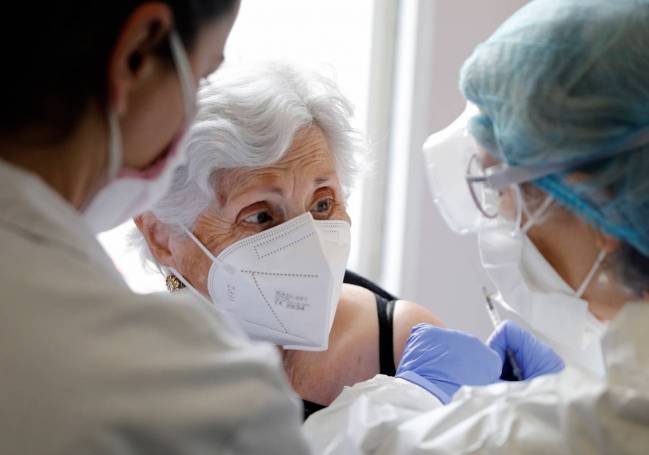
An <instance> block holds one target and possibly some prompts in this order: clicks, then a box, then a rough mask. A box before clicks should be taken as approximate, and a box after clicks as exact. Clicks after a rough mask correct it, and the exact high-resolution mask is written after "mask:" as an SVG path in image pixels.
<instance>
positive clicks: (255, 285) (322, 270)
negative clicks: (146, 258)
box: [176, 212, 351, 351]
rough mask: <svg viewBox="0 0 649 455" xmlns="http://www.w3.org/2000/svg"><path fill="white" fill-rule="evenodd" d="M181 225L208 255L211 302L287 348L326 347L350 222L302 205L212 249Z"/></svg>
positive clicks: (254, 333)
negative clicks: (298, 211)
mask: <svg viewBox="0 0 649 455" xmlns="http://www.w3.org/2000/svg"><path fill="white" fill-rule="evenodd" d="M181 227H182V229H183V230H184V231H185V233H186V234H187V235H188V236H189V237H190V238H191V239H192V240H193V242H194V243H195V244H196V245H197V246H198V247H199V248H200V249H201V251H203V253H205V255H206V256H207V257H208V258H210V260H211V261H212V265H211V266H210V271H209V275H208V279H207V288H208V292H209V295H210V297H211V299H212V302H213V303H214V304H216V305H217V306H218V307H219V309H223V310H225V311H226V313H228V314H229V315H230V316H231V317H232V318H233V319H234V320H236V321H237V323H238V325H239V326H240V327H241V328H242V329H243V331H244V332H246V333H247V334H248V336H249V337H250V338H252V339H254V340H261V341H268V342H271V343H273V344H276V345H279V346H283V347H284V348H285V349H296V350H302V351H323V350H326V349H327V347H328V343H329V332H330V331H331V327H332V325H333V321H334V317H335V315H336V308H337V306H338V301H339V299H340V293H341V289H342V284H343V279H344V275H345V267H346V265H347V259H348V257H349V250H350V237H351V235H350V226H349V223H347V222H346V221H335V220H328V221H319V220H314V219H313V217H312V215H311V213H309V212H307V213H305V214H303V215H300V216H298V217H296V218H293V219H291V220H289V221H287V222H285V223H283V224H280V225H279V226H275V227H273V228H271V229H268V230H266V231H263V232H260V233H258V234H255V235H252V236H250V237H246V238H245V239H242V240H240V241H238V242H236V243H234V244H232V245H230V246H228V247H227V248H226V249H225V250H223V251H222V252H221V253H219V255H218V256H216V257H215V256H214V255H213V254H212V252H211V251H210V250H209V249H207V247H205V245H203V244H202V243H201V241H200V240H198V238H196V236H195V235H194V234H193V233H192V232H191V231H190V230H189V229H187V228H186V227H184V226H181ZM176 276H177V277H178V278H179V279H181V280H182V281H183V283H184V284H185V285H186V286H188V287H190V288H191V285H189V283H188V282H187V280H186V279H184V278H183V277H181V276H180V275H179V274H177V273H176Z"/></svg>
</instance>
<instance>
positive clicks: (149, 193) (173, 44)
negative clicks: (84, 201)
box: [82, 30, 196, 233]
mask: <svg viewBox="0 0 649 455" xmlns="http://www.w3.org/2000/svg"><path fill="white" fill-rule="evenodd" d="M169 44H170V48H171V54H172V57H173V61H174V65H175V68H176V72H177V73H178V78H179V80H180V88H181V93H182V98H183V108H184V120H183V126H182V128H181V129H180V130H179V131H178V133H177V134H176V137H175V138H174V139H173V141H172V143H171V144H170V145H169V147H168V149H167V151H166V152H165V154H164V156H162V157H161V158H159V159H158V160H156V162H155V163H153V164H152V165H151V166H149V167H148V168H147V169H144V170H142V171H138V170H134V169H127V168H123V166H122V164H123V149H122V137H121V133H120V127H119V119H118V118H117V114H116V113H115V112H114V111H113V110H112V109H109V112H108V131H109V137H108V169H107V178H108V183H107V184H106V186H105V187H104V188H102V189H101V190H99V192H98V193H97V194H96V195H95V196H94V197H93V199H92V200H91V201H90V203H89V204H88V206H87V207H85V208H84V209H83V210H82V216H83V218H84V220H85V221H86V223H87V224H88V225H89V226H90V228H91V229H92V231H93V232H94V233H100V232H103V231H107V230H108V229H112V228H114V227H116V226H118V225H120V224H121V223H123V222H125V221H127V220H129V219H130V218H132V217H134V216H136V215H139V214H140V213H143V212H145V211H147V210H148V209H150V208H151V207H152V206H153V205H155V203H156V202H157V201H158V200H159V199H160V198H161V197H162V196H164V193H165V192H166V191H167V189H168V187H169V184H170V182H171V178H172V176H173V172H174V170H175V169H176V168H177V167H178V166H179V165H181V164H182V162H183V158H184V157H183V153H182V148H183V147H182V145H183V144H182V141H183V139H184V137H185V133H186V131H187V129H188V128H189V125H190V123H191V122H192V120H193V119H194V115H195V112H196V87H195V84H194V76H193V73H192V69H191V67H190V65H189V60H188V58H187V53H186V52H185V49H184V47H183V44H182V41H181V39H180V37H179V35H178V33H177V32H176V31H175V30H174V31H171V32H170V34H169Z"/></svg>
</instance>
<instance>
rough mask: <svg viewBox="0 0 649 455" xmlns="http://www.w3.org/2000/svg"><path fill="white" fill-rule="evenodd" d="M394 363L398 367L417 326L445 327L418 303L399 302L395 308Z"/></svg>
mask: <svg viewBox="0 0 649 455" xmlns="http://www.w3.org/2000/svg"><path fill="white" fill-rule="evenodd" d="M393 321H394V322H393V330H394V340H393V341H394V361H395V363H396V364H397V365H398V364H399V361H400V360H401V354H402V353H403V348H404V347H405V345H406V341H407V340H408V336H410V330H411V329H412V328H413V327H414V326H416V325H417V324H431V325H435V326H437V327H444V323H443V322H442V321H440V320H439V319H437V318H436V317H435V316H434V315H433V313H431V312H430V310H428V309H427V308H424V307H423V306H421V305H419V304H418V303H415V302H411V301H409V300H398V301H397V302H396V305H395V307H394V318H393Z"/></svg>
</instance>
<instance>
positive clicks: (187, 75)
mask: <svg viewBox="0 0 649 455" xmlns="http://www.w3.org/2000/svg"><path fill="white" fill-rule="evenodd" d="M169 46H170V47H171V55H172V57H173V60H174V64H175V65H176V70H177V71H178V77H179V79H180V89H181V90H182V93H183V102H184V104H185V106H184V107H185V116H186V121H187V122H190V121H191V120H192V118H193V116H194V114H195V111H196V85H195V84H194V73H193V72H192V68H191V65H190V64H189V58H188V57H187V52H186V51H185V47H184V46H183V43H182V40H181V39H180V35H178V32H177V31H176V30H172V31H171V32H170V33H169Z"/></svg>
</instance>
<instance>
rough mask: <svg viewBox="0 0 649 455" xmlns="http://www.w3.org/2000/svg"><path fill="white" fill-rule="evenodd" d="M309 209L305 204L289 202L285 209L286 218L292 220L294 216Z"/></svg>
mask: <svg viewBox="0 0 649 455" xmlns="http://www.w3.org/2000/svg"><path fill="white" fill-rule="evenodd" d="M309 209H310V207H308V206H306V205H305V204H290V205H289V206H287V207H286V209H285V215H286V220H287V221H288V220H292V219H293V218H295V217H298V216H300V215H304V214H305V213H306V212H308V211H309Z"/></svg>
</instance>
